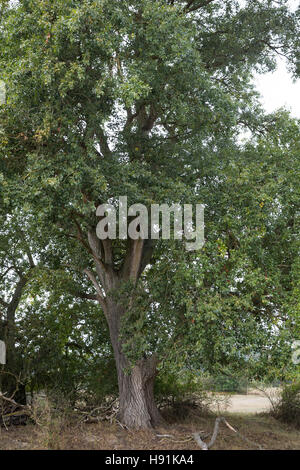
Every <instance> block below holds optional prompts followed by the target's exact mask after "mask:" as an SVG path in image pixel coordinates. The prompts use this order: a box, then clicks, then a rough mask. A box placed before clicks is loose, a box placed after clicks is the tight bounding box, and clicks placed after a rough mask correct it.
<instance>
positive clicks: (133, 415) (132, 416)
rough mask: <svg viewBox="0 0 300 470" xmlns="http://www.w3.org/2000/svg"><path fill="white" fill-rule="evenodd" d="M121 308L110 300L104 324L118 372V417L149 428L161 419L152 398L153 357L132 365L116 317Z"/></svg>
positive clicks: (131, 423) (126, 421)
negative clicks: (106, 325) (125, 351)
mask: <svg viewBox="0 0 300 470" xmlns="http://www.w3.org/2000/svg"><path fill="white" fill-rule="evenodd" d="M123 313H124V312H123V311H122V308H121V307H119V306H117V305H113V304H110V306H109V308H108V324H109V330H110V337H111V342H112V345H113V349H114V355H115V361H116V368H117V373H118V385H119V398H120V412H119V419H120V421H121V422H122V423H123V424H125V426H127V427H128V428H131V429H132V428H134V429H141V428H152V427H155V426H157V425H159V424H161V423H162V422H163V419H162V417H161V415H160V413H159V411H158V408H157V406H156V403H155V400H154V380H155V377H156V374H157V363H158V360H157V357H156V356H155V355H152V356H150V357H147V358H142V359H140V360H139V361H137V363H136V364H135V366H134V367H132V366H131V365H130V363H129V361H128V359H127V357H126V356H125V354H124V353H123V351H122V342H121V340H120V335H119V333H120V320H121V317H122V314H123Z"/></svg>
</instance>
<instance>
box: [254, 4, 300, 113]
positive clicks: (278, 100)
mask: <svg viewBox="0 0 300 470" xmlns="http://www.w3.org/2000/svg"><path fill="white" fill-rule="evenodd" d="M288 5H289V7H290V8H291V9H292V10H293V11H295V10H296V9H297V8H298V7H299V5H300V2H299V0H289V2H288ZM255 85H256V88H257V90H258V91H259V92H260V94H261V95H262V98H261V103H262V104H263V106H264V108H265V110H266V111H267V112H269V113H270V112H272V111H275V110H276V109H278V108H280V107H282V106H284V107H286V108H287V109H289V110H290V111H291V114H292V116H293V117H297V118H300V80H297V81H296V82H294V81H293V78H292V76H291V74H289V73H288V72H287V69H286V64H285V60H284V59H282V58H280V59H278V67H277V70H276V71H275V72H273V73H266V74H264V75H258V74H257V75H256V76H255Z"/></svg>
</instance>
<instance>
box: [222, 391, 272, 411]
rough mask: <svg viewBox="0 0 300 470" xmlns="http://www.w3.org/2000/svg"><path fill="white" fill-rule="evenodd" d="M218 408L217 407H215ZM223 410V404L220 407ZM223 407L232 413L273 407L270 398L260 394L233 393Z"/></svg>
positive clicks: (267, 409)
mask: <svg viewBox="0 0 300 470" xmlns="http://www.w3.org/2000/svg"><path fill="white" fill-rule="evenodd" d="M214 408H215V409H216V407H214ZM220 409H221V410H222V406H221V407H220ZM223 409H224V410H225V409H226V411H227V412H230V413H246V414H249V413H262V412H268V411H270V409H271V403H270V400H269V399H268V398H267V397H266V396H262V395H259V394H248V395H238V394H237V395H232V396H231V397H230V398H228V403H227V404H226V405H224V406H223Z"/></svg>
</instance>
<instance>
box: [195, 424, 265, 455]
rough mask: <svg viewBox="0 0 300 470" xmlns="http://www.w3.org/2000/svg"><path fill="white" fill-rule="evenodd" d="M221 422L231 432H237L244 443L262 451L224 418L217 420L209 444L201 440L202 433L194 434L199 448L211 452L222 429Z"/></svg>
mask: <svg viewBox="0 0 300 470" xmlns="http://www.w3.org/2000/svg"><path fill="white" fill-rule="evenodd" d="M221 422H223V423H224V424H225V425H226V426H227V427H228V428H229V429H230V430H231V431H233V432H235V433H236V434H237V435H238V436H240V437H241V438H242V439H243V440H244V441H246V442H248V444H251V445H254V446H255V447H258V449H260V450H262V447H261V446H260V445H259V444H257V443H255V442H253V441H251V440H250V439H248V438H247V437H245V436H244V435H243V434H241V433H240V432H239V431H237V430H236V429H234V428H233V427H232V426H231V425H230V424H229V423H228V422H227V421H226V419H225V418H224V417H222V416H219V417H218V418H217V419H216V421H215V426H214V430H213V434H212V437H211V440H210V441H209V443H208V444H207V443H206V442H204V441H203V440H202V439H201V437H200V433H197V432H195V433H194V434H193V438H194V440H195V441H196V442H197V444H198V445H199V447H201V449H202V450H209V449H210V448H211V447H212V446H213V445H214V443H215V442H216V439H217V437H218V432H219V427H220V423H221Z"/></svg>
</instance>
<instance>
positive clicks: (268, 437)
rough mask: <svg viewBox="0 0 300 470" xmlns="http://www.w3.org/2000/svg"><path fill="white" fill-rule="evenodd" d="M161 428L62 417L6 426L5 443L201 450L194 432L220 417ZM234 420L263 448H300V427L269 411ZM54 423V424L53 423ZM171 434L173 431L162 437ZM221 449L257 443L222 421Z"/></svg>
mask: <svg viewBox="0 0 300 470" xmlns="http://www.w3.org/2000/svg"><path fill="white" fill-rule="evenodd" d="M168 418H169V424H168V425H166V426H164V427H163V428H160V429H158V430H156V431H155V432H150V431H140V432H132V431H125V430H124V429H122V428H121V427H120V426H119V425H118V424H112V425H111V424H108V423H99V424H80V425H79V424H76V423H74V422H73V423H71V422H70V423H69V424H66V423H65V422H64V423H63V424H62V423H61V422H56V423H54V425H53V424H51V425H48V424H47V425H46V428H45V427H41V426H36V425H33V424H28V425H27V426H11V427H9V428H8V430H5V429H4V428H2V429H1V430H0V449H2V450H13V449H21V450H26V449H28V450H29V449H33V450H38V449H59V450H63V449H68V450H69V449H70V450H71V449H78V450H89V449H90V450H199V447H198V446H197V444H196V443H195V442H194V440H193V439H191V434H192V433H193V432H199V431H203V433H204V434H209V433H210V434H211V432H212V429H213V426H214V421H215V417H214V416H212V415H208V416H205V417H203V416H197V413H196V412H193V414H192V415H190V416H189V417H188V418H186V419H181V420H180V421H177V422H176V421H174V418H173V419H172V416H169V417H168ZM226 419H227V420H228V421H229V423H230V424H231V425H232V426H233V427H234V428H236V429H237V430H238V431H239V432H240V433H241V434H243V435H244V436H245V437H246V438H247V439H249V440H251V441H254V442H257V443H258V444H260V445H261V446H262V448H263V449H266V450H267V449H284V450H296V449H297V450H300V431H297V430H296V429H295V428H293V427H291V426H288V425H284V424H282V423H280V422H278V421H276V420H275V419H274V418H272V417H271V416H268V415H237V414H227V418H226ZM47 426H48V427H47ZM156 434H168V435H172V436H173V437H172V438H170V437H158V436H157V435H156ZM214 449H216V450H243V449H245V450H246V449H247V450H249V449H255V447H254V446H252V445H251V444H249V443H248V442H246V441H243V440H242V439H241V438H240V437H239V436H238V435H236V434H234V433H233V432H232V431H231V430H230V429H228V428H226V427H225V426H224V425H221V427H220V432H219V435H218V438H217V441H216V443H215V445H214Z"/></svg>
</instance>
